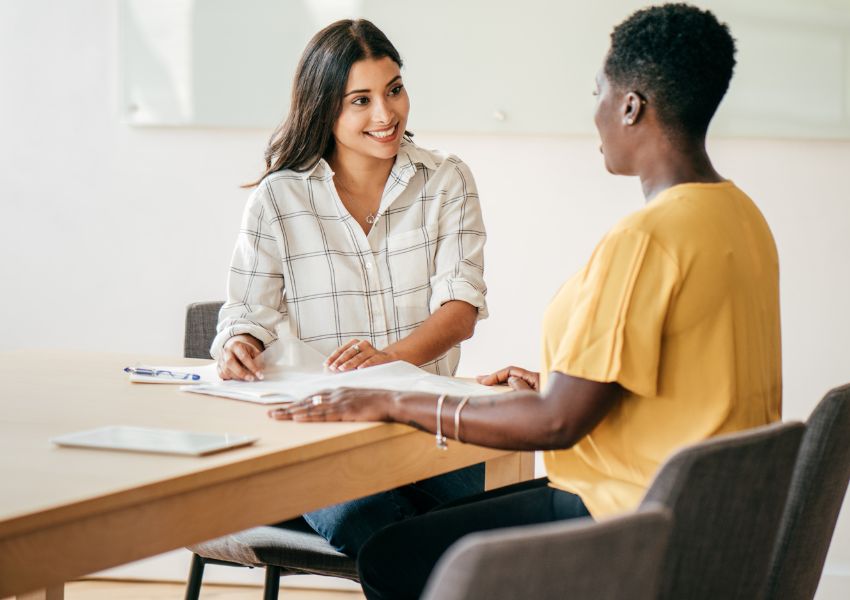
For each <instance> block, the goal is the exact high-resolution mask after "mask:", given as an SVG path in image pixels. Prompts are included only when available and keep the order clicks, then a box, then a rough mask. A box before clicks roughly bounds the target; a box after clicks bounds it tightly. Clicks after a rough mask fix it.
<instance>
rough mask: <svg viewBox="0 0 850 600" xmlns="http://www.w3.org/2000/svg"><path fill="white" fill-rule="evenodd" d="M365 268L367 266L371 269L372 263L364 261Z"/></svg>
mask: <svg viewBox="0 0 850 600" xmlns="http://www.w3.org/2000/svg"><path fill="white" fill-rule="evenodd" d="M366 268H367V269H369V270H370V271H371V270H372V263H370V262H367V263H366Z"/></svg>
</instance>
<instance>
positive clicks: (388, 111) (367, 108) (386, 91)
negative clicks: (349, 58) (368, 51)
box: [333, 57, 410, 159]
mask: <svg viewBox="0 0 850 600" xmlns="http://www.w3.org/2000/svg"><path fill="white" fill-rule="evenodd" d="M344 94H345V95H344V96H343V98H342V109H341V110H340V113H339V116H338V117H337V120H336V123H334V128H333V134H334V138H335V139H336V153H337V155H343V156H344V155H345V154H347V153H354V154H356V155H359V156H362V157H372V158H377V159H390V158H393V157H395V155H396V154H398V149H399V146H400V145H401V140H402V137H403V136H404V131H405V128H406V127H407V114H408V112H410V99H409V98H408V97H407V91H406V90H405V89H404V84H403V83H402V81H401V70H400V69H399V66H398V65H397V64H396V63H395V62H394V61H393V60H392V59H391V58H389V57H384V58H378V59H373V58H367V59H363V60H359V61H357V62H356V63H354V64H353V65H352V66H351V70H350V71H349V73H348V82H347V83H346V85H345V92H344Z"/></svg>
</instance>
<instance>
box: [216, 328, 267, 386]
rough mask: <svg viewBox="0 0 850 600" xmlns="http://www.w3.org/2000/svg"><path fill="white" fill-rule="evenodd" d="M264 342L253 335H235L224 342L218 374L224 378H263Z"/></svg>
mask: <svg viewBox="0 0 850 600" xmlns="http://www.w3.org/2000/svg"><path fill="white" fill-rule="evenodd" d="M262 351H263V343H262V342H261V341H260V340H258V339H257V338H255V337H254V336H252V335H248V334H247V333H243V334H241V335H235V336H233V337H232V338H230V339H229V340H227V341H226V342H225V343H224V347H222V349H221V354H220V355H219V357H218V376H219V377H221V378H222V379H241V380H243V381H254V380H256V379H262V378H263V359H262V358H261V357H260V353H261V352H262Z"/></svg>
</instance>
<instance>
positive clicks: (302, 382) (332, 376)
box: [180, 361, 501, 404]
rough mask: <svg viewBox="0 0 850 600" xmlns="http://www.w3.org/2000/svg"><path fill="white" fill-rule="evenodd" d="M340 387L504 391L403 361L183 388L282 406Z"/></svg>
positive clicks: (294, 370)
mask: <svg viewBox="0 0 850 600" xmlns="http://www.w3.org/2000/svg"><path fill="white" fill-rule="evenodd" d="M340 387H351V388H361V389H363V388H365V389H382V390H395V391H412V392H430V393H434V394H456V395H463V396H481V395H486V394H494V393H499V392H500V391H501V390H494V389H493V388H491V387H487V386H484V385H479V384H477V383H473V382H466V381H460V380H458V379H454V378H451V377H442V376H440V375H434V374H433V373H429V372H427V371H424V370H422V369H420V368H419V367H416V366H414V365H411V364H409V363H406V362H402V361H397V362H392V363H387V364H383V365H377V366H375V367H369V368H367V369H359V370H355V371H349V372H347V373H329V372H320V373H317V372H315V371H311V372H303V371H299V370H298V367H281V368H278V369H275V370H273V371H268V372H267V373H266V379H265V380H264V381H252V382H247V381H221V382H219V383H204V382H202V383H199V384H197V385H191V386H185V387H182V388H180V389H182V390H184V391H187V392H194V393H197V394H210V395H212V396H223V397H225V398H234V399H236V400H247V401H248V402H258V403H260V404H280V403H286V402H292V401H295V400H300V399H302V398H307V397H308V396H311V395H312V394H316V393H318V392H321V391H323V390H329V389H334V388H340Z"/></svg>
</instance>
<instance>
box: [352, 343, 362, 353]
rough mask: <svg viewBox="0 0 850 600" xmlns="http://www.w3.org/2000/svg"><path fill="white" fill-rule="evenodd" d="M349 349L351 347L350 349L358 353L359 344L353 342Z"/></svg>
mask: <svg viewBox="0 0 850 600" xmlns="http://www.w3.org/2000/svg"><path fill="white" fill-rule="evenodd" d="M351 349H352V350H354V351H355V352H358V353H359V352H360V344H354V345H353V346H352V347H351Z"/></svg>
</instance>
